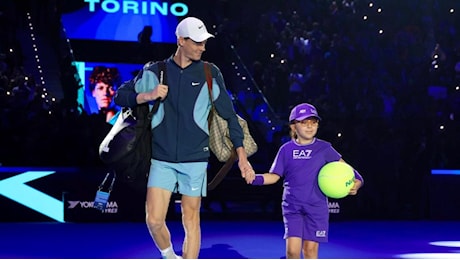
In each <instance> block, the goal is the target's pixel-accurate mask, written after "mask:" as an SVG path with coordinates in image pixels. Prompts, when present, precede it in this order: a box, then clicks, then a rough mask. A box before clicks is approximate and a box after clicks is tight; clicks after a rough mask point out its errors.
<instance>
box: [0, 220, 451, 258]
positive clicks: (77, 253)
mask: <svg viewBox="0 0 460 260" xmlns="http://www.w3.org/2000/svg"><path fill="white" fill-rule="evenodd" d="M168 225H169V227H170V230H171V233H172V242H173V244H174V248H175V249H176V251H177V252H178V253H179V254H180V251H181V243H182V239H183V237H184V233H183V230H182V226H181V223H180V222H178V221H170V222H168ZM0 230H1V231H0V258H8V259H24V258H29V259H39V258H40V259H41V258H46V259H70V258H78V259H83V258H85V259H87V258H93V259H94V258H97V259H146V258H160V254H159V252H158V250H157V249H156V248H155V246H154V244H153V242H152V240H151V239H150V236H149V233H148V231H147V228H146V226H145V224H144V223H142V222H111V223H55V222H50V223H44V222H21V223H16V222H14V223H7V222H3V223H0ZM282 236H283V225H282V223H281V222H277V221H260V222H258V221H253V220H251V221H203V222H202V244H201V252H200V256H199V258H204V259H282V258H285V252H284V250H285V243H284V240H283V238H282ZM319 257H320V258H329V259H331V258H332V259H369V258H372V259H449V258H450V259H460V221H340V222H331V227H330V234H329V242H328V243H324V244H321V245H320V253H319Z"/></svg>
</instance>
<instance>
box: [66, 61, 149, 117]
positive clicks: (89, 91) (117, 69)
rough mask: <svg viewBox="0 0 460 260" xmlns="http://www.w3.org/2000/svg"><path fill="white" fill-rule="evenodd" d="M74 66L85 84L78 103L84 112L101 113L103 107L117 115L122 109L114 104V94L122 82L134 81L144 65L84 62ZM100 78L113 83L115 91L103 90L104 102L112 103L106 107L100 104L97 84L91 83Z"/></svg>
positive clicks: (80, 91) (78, 62) (76, 63)
mask: <svg viewBox="0 0 460 260" xmlns="http://www.w3.org/2000/svg"><path fill="white" fill-rule="evenodd" d="M74 65H75V66H76V68H77V71H78V75H79V77H80V80H81V82H82V83H83V84H84V87H83V88H80V89H79V92H78V100H77V102H78V104H79V105H80V107H81V108H83V110H84V112H86V113H88V114H94V113H99V112H100V109H101V107H105V106H107V107H108V108H109V109H110V110H113V112H114V113H116V112H117V111H118V110H119V109H120V108H119V107H118V106H116V105H115V104H114V103H113V100H112V98H113V95H114V92H115V91H116V89H117V88H118V87H119V85H120V84H121V83H122V82H124V81H127V80H130V79H132V78H133V77H134V76H135V75H136V74H137V72H138V71H139V70H140V69H142V66H143V64H127V63H107V62H84V61H77V62H74ZM107 74H110V75H107ZM92 75H93V76H92ZM101 75H102V76H101ZM115 76H116V78H115ZM97 77H99V78H97ZM100 77H105V79H107V78H108V80H109V81H110V82H112V83H113V86H112V87H113V89H112V90H113V91H109V90H105V91H104V89H101V90H102V96H103V97H102V98H103V99H104V101H110V102H109V104H106V105H100V104H99V102H100V101H99V100H98V98H100V96H98V94H97V93H96V92H97V91H98V90H97V89H96V88H95V83H94V82H93V83H92V82H91V79H92V78H93V79H95V80H96V81H98V80H99V79H100ZM95 89H96V90H95ZM110 119H111V118H109V117H107V121H108V122H109V121H110Z"/></svg>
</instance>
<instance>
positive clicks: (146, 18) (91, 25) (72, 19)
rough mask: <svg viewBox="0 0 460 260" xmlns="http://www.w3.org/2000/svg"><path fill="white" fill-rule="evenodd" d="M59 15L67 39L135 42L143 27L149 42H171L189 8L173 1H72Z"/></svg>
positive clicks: (173, 40)
mask: <svg viewBox="0 0 460 260" xmlns="http://www.w3.org/2000/svg"><path fill="white" fill-rule="evenodd" d="M75 1H80V3H79V4H75V2H72V6H71V7H69V6H67V7H66V10H65V11H64V12H63V14H62V23H63V26H64V28H65V30H66V34H67V37H68V38H69V39H78V40H105V41H128V42H129V41H138V35H139V33H140V32H142V31H143V29H144V28H145V27H151V28H152V29H153V33H152V35H151V37H150V39H151V41H152V42H159V43H175V42H176V37H175V34H174V31H175V28H176V26H177V24H178V21H179V20H181V19H182V18H183V17H184V16H186V15H187V14H188V12H189V8H188V6H187V5H186V4H185V3H181V2H176V1H160V0H150V1H139V0H75Z"/></svg>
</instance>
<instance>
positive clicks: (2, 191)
mask: <svg viewBox="0 0 460 260" xmlns="http://www.w3.org/2000/svg"><path fill="white" fill-rule="evenodd" d="M53 173H55V171H26V172H23V173H21V174H18V175H15V176H13V177H10V178H7V179H4V180H1V181H0V195H3V196H5V197H7V198H9V199H11V200H14V201H16V202H18V203H20V204H22V205H24V206H26V207H28V208H31V209H33V210H35V211H37V212H39V213H41V214H43V215H45V216H48V217H50V218H52V219H55V220H56V221H59V222H64V203H63V202H62V201H60V200H57V199H55V198H53V197H51V196H49V195H47V194H45V193H43V192H41V191H39V190H37V189H34V188H32V187H30V186H28V185H26V184H25V183H26V182H29V181H32V180H36V179H39V178H42V177H44V176H48V175H50V174H53Z"/></svg>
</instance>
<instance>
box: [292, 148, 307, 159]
mask: <svg viewBox="0 0 460 260" xmlns="http://www.w3.org/2000/svg"><path fill="white" fill-rule="evenodd" d="M310 158H311V150H293V151H292V159H310Z"/></svg>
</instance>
